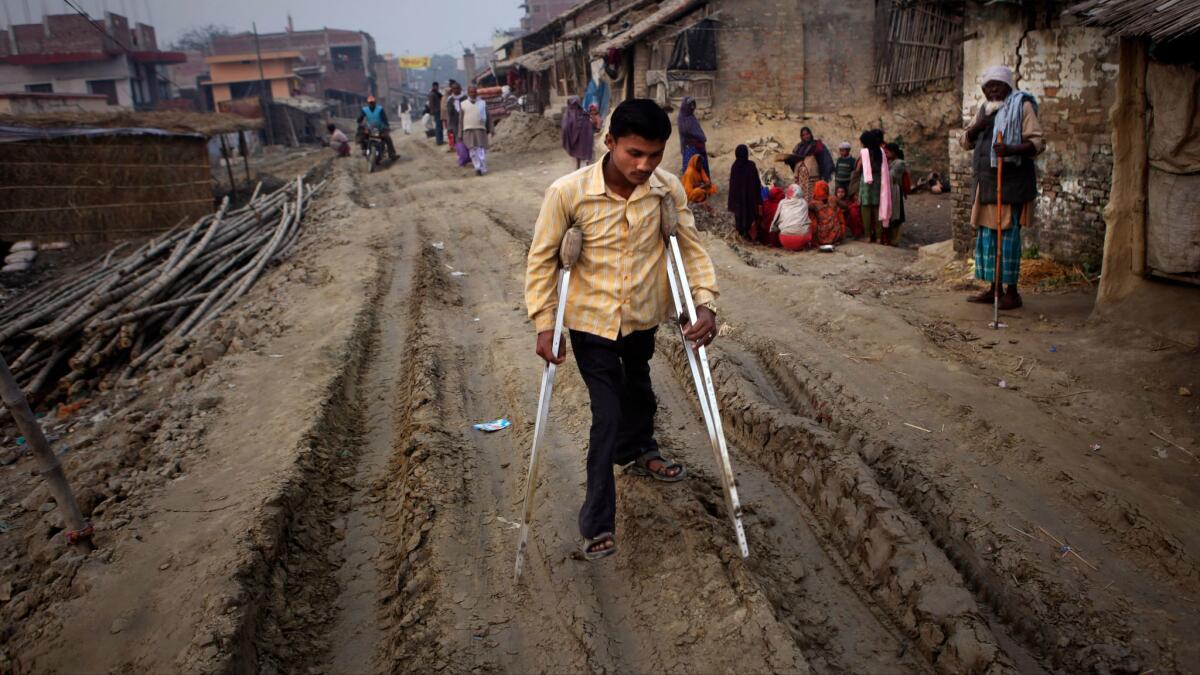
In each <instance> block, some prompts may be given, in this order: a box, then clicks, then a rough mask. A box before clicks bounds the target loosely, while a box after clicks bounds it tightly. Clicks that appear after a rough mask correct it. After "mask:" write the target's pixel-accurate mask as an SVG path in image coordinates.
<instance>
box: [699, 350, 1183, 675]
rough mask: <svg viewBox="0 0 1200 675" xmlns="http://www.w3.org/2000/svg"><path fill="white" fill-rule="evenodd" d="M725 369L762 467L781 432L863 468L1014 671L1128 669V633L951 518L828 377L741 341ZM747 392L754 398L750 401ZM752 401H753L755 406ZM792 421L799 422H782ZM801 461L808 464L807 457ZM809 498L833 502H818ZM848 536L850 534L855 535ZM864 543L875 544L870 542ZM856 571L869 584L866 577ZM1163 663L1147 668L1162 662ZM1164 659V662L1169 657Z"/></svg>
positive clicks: (937, 483)
mask: <svg viewBox="0 0 1200 675" xmlns="http://www.w3.org/2000/svg"><path fill="white" fill-rule="evenodd" d="M739 343H740V344H739ZM723 361H725V362H723V363H721V364H720V366H719V367H718V369H717V370H718V371H719V372H720V373H722V374H721V375H718V379H719V381H721V384H722V387H723V388H726V389H727V390H729V391H730V392H731V395H730V396H729V397H728V400H727V401H723V403H727V404H728V405H732V406H734V408H735V409H737V408H738V407H739V406H742V405H745V404H746V403H748V402H750V403H751V404H750V405H749V406H747V407H746V408H745V409H744V410H743V411H740V412H735V413H734V415H735V417H741V418H744V420H742V421H741V422H740V425H739V426H740V429H739V431H740V433H741V435H743V436H745V437H747V440H749V441H751V442H753V441H754V439H759V440H758V441H757V443H755V444H754V445H755V446H756V447H757V448H758V450H757V452H761V453H764V454H763V457H765V458H767V459H768V461H771V460H770V458H775V461H785V460H786V456H787V453H786V450H785V449H784V448H780V447H778V446H779V442H778V439H777V438H776V436H777V435H778V434H779V433H780V431H782V432H783V433H784V435H785V436H786V437H788V438H789V439H790V441H789V445H790V444H795V443H799V444H800V445H801V447H807V448H824V449H823V450H821V451H820V452H819V453H818V455H817V456H818V457H819V456H823V455H824V456H842V457H851V458H854V459H856V460H858V461H859V462H860V463H861V465H862V466H863V467H864V468H866V469H867V472H866V474H865V475H866V478H867V481H866V482H864V483H861V485H862V486H863V488H861V489H867V490H868V491H869V492H878V493H879V494H881V495H882V496H884V497H885V498H886V499H887V500H889V501H891V502H893V505H894V506H895V507H899V510H900V513H901V514H902V515H904V516H906V517H908V518H909V519H910V520H911V521H916V524H918V525H919V526H920V527H921V528H922V531H921V532H920V533H918V534H919V536H920V538H921V539H924V540H926V541H929V542H932V543H933V544H936V547H937V548H938V549H939V552H940V553H941V554H943V557H944V558H945V560H947V561H949V562H950V563H951V564H952V565H953V568H954V569H955V570H956V571H957V577H958V581H959V583H960V584H962V585H963V586H964V587H965V588H968V589H970V590H971V592H972V593H973V594H974V596H975V598H976V599H977V600H978V602H979V603H980V605H981V607H983V608H985V609H986V612H985V618H986V619H988V621H989V623H990V624H991V627H992V633H993V634H994V636H995V638H996V640H997V642H998V643H999V644H1000V645H1001V646H1002V647H1003V649H1004V650H1005V651H1006V652H1008V655H1009V656H1010V657H1011V658H1012V659H1013V660H1014V661H1016V662H1017V664H1018V665H1019V668H1020V669H1021V670H1023V671H1024V670H1028V669H1030V668H1037V667H1045V668H1051V669H1068V670H1080V669H1082V670H1088V669H1092V668H1096V667H1100V668H1120V667H1124V666H1126V665H1128V664H1129V663H1130V662H1131V661H1130V653H1131V651H1132V650H1133V646H1132V642H1131V630H1130V628H1129V626H1128V625H1127V624H1125V623H1123V622H1121V621H1119V620H1114V618H1113V617H1110V616H1107V615H1106V614H1104V613H1102V612H1100V611H1098V610H1096V609H1095V608H1094V607H1093V606H1092V604H1091V603H1090V601H1089V600H1088V599H1087V598H1086V597H1083V596H1081V594H1080V593H1079V592H1077V591H1073V590H1072V589H1069V588H1065V587H1063V585H1062V584H1061V583H1059V582H1058V580H1056V579H1055V578H1053V575H1051V574H1048V573H1047V572H1046V571H1045V570H1044V569H1042V568H1041V567H1039V561H1037V560H1031V559H1029V558H1027V557H1023V556H1022V555H1021V554H1020V553H1019V552H1017V551H1016V550H1014V547H1013V546H1011V543H1010V542H1008V540H1007V539H1006V538H1005V537H1003V536H1001V535H1000V534H999V533H997V532H995V531H994V529H993V528H992V527H991V526H989V525H988V524H987V523H985V522H982V521H979V520H977V519H974V518H971V517H970V516H969V515H967V514H966V513H964V512H963V511H962V510H961V509H955V508H954V506H953V504H952V503H951V501H950V497H949V496H948V495H950V494H952V493H953V490H952V488H951V486H949V485H947V484H946V480H945V477H944V476H938V475H932V474H931V473H930V471H929V470H927V469H925V468H923V467H922V466H920V465H919V464H918V463H916V462H913V461H911V460H909V459H906V456H905V453H904V451H902V450H901V449H899V448H897V447H896V446H894V445H892V444H890V443H888V442H886V441H883V440H880V439H877V438H873V437H872V436H871V435H870V434H869V433H867V432H865V431H863V430H861V429H860V428H859V426H858V425H857V424H856V423H855V418H854V415H855V413H854V412H853V411H854V410H859V409H861V406H856V405H855V404H854V402H853V401H852V400H850V399H849V398H848V397H847V395H846V394H845V393H844V392H842V390H841V388H840V386H838V385H836V384H833V383H831V382H830V381H829V377H828V374H827V373H826V374H822V373H821V372H817V371H816V370H814V369H813V368H812V367H811V366H809V365H806V364H801V363H799V362H797V361H796V360H795V359H790V358H787V356H786V355H782V354H780V351H779V349H777V347H776V346H775V345H774V344H772V343H771V342H769V341H767V340H763V339H759V338H756V337H754V336H750V335H740V336H739V338H738V340H737V342H736V343H735V344H734V345H731V346H730V348H729V349H728V355H727V358H726V359H723ZM677 368H678V366H677ZM748 373H749V375H748ZM748 385H750V386H748ZM764 389H765V390H768V391H769V397H770V398H771V399H772V400H771V403H770V404H767V405H763V399H764V398H765V397H763V396H761V395H760V393H759V392H761V391H762V390H764ZM747 392H749V393H751V394H752V395H751V396H749V397H747V396H746V394H747ZM756 396H757V397H758V400H757V401H753V399H754V398H755V397H756ZM747 398H749V399H751V401H747ZM781 409H782V410H783V411H785V413H784V416H783V417H781V418H780V421H779V422H777V423H775V424H774V425H772V424H771V423H770V422H769V421H768V420H767V419H766V417H767V413H770V412H774V414H778V411H780V410H781ZM789 415H795V417H796V419H795V420H793V422H786V421H784V418H785V417H786V416H789ZM797 421H798V422H799V423H798V424H797V423H794V422H797ZM763 425H765V427H764V426H763ZM764 428H766V429H769V430H772V431H768V432H767V435H766V436H765V439H766V440H765V442H764V441H763V440H761V439H762V438H764V432H763V429H764ZM772 445H774V446H776V447H775V448H772V447H771V446H772ZM804 457H805V458H806V459H811V457H812V454H811V453H806V454H804ZM801 465H803V466H801ZM797 466H799V469H798V470H801V471H802V473H801V477H802V478H804V477H805V476H806V475H808V476H809V477H808V478H806V479H805V480H807V481H811V480H812V479H813V478H817V479H818V480H820V476H821V474H820V473H819V472H817V471H810V469H811V468H812V465H811V464H810V463H809V461H803V460H802V461H800V462H799V463H798V465H797ZM797 482H798V483H799V482H801V481H797ZM797 487H798V489H797V492H798V493H801V494H803V493H805V492H806V491H809V492H811V490H812V487H811V486H803V485H798V486H797ZM810 499H817V500H820V501H831V500H829V498H828V497H827V496H826V495H823V494H814V495H811V496H810ZM815 510H817V511H818V512H820V511H821V509H815ZM826 511H827V512H828V513H827V514H823V515H828V516H829V517H830V518H829V520H830V522H831V523H836V522H837V521H836V520H835V518H836V517H837V513H838V509H837V507H836V506H835V505H834V504H833V503H830V504H829V505H827V508H826ZM845 531H846V532H847V533H853V532H854V530H853V529H852V528H845ZM863 543H864V544H865V545H866V546H873V545H875V542H871V541H869V540H868V541H864V542H863ZM869 551H870V549H868V550H867V553H868V557H869ZM863 572H864V576H866V574H865V573H866V570H863ZM1052 598H1059V599H1060V600H1053V599H1052ZM1067 604H1070V605H1071V607H1072V612H1071V614H1070V615H1067V614H1065V613H1064V611H1063V609H1062V608H1063V607H1064V606H1065V605H1067ZM1108 645H1115V646H1112V647H1109V646H1108ZM1162 658H1163V657H1162V656H1161V655H1160V656H1159V657H1157V658H1155V659H1154V660H1155V661H1158V662H1159V663H1162V662H1163V661H1162V660H1161V659H1162ZM1166 660H1167V662H1169V661H1170V656H1169V654H1168V655H1167V659H1166ZM1039 664H1040V665H1039Z"/></svg>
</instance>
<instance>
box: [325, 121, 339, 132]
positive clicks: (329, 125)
mask: <svg viewBox="0 0 1200 675" xmlns="http://www.w3.org/2000/svg"><path fill="white" fill-rule="evenodd" d="M325 128H326V129H329V131H330V132H333V130H334V129H337V125H336V124H334V123H333V122H330V123H329V124H328V125H326V126H325Z"/></svg>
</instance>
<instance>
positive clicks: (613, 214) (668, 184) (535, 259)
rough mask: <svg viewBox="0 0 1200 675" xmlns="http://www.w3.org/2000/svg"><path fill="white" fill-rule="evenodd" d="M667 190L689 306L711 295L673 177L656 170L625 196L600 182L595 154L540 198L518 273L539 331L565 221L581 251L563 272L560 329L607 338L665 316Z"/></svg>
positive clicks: (706, 261) (551, 309)
mask: <svg viewBox="0 0 1200 675" xmlns="http://www.w3.org/2000/svg"><path fill="white" fill-rule="evenodd" d="M605 159H607V156H606V157H605ZM668 193H669V194H670V195H671V196H673V197H674V199H675V204H676V209H677V210H678V212H679V228H678V230H677V234H678V239H679V249H680V253H681V254H682V256H683V261H684V265H685V267H686V269H687V275H688V281H689V282H690V283H691V287H692V288H691V290H692V298H693V300H694V301H695V302H696V304H697V305H699V304H702V303H705V302H712V301H713V300H716V297H717V277H716V272H715V271H714V270H713V264H712V260H711V259H710V258H709V257H708V253H707V252H706V251H705V250H704V248H703V247H702V246H701V245H700V236H699V234H698V233H697V232H696V222H695V220H694V219H693V217H692V212H691V211H690V210H689V209H688V207H687V196H686V195H685V194H684V191H683V184H682V183H680V182H679V179H678V178H676V177H675V176H673V175H671V174H670V173H668V172H666V171H663V170H662V169H657V170H655V172H654V174H653V175H652V176H651V177H650V180H648V181H646V183H644V184H642V185H639V186H637V188H636V189H634V191H633V193H632V194H631V195H630V196H629V199H628V200H625V199H623V198H621V197H620V196H619V195H617V194H616V193H614V192H613V191H612V190H610V189H608V186H607V185H606V184H605V182H604V160H603V159H602V160H601V161H599V162H596V163H595V164H594V165H592V166H589V167H585V168H582V169H580V170H578V171H575V172H573V173H570V174H567V175H566V176H563V177H562V178H559V179H558V180H556V181H554V183H553V184H552V185H551V186H550V187H549V188H548V189H547V190H546V197H545V199H544V200H543V201H542V210H541V213H540V214H539V215H538V219H537V224H536V225H535V226H534V230H533V245H532V246H531V247H530V249H529V262H528V267H527V269H526V272H525V302H526V305H527V306H528V308H529V316H530V318H531V319H533V322H534V325H535V326H536V328H537V331H538V332H539V333H540V332H542V331H547V330H553V329H554V314H555V311H556V310H557V307H558V288H557V283H558V268H559V263H558V247H559V244H560V243H561V242H562V238H563V235H564V234H565V233H566V231H567V229H568V228H570V227H571V226H572V225H574V226H577V227H579V228H580V229H581V230H583V252H582V254H581V255H580V257H579V262H578V263H576V265H575V267H573V268H572V269H571V287H570V291H569V294H568V296H567V310H566V319H565V321H564V324H565V326H566V327H567V328H569V329H572V330H577V331H583V332H586V333H591V334H593V335H598V336H600V337H604V338H608V339H610V340H615V339H617V336H618V335H628V334H629V333H631V332H633V331H637V330H645V329H648V328H653V327H655V326H657V325H658V324H660V323H662V322H663V321H665V320H667V319H668V318H670V315H671V311H672V310H673V307H674V306H673V303H672V301H671V295H670V292H671V289H670V286H669V285H668V283H667V268H666V255H667V251H666V246H665V244H664V242H663V238H662V233H661V230H660V229H659V202H660V198H661V197H662V196H663V195H665V194H668Z"/></svg>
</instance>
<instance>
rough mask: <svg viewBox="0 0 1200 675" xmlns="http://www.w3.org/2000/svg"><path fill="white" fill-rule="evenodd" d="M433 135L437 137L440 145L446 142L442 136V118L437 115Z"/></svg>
mask: <svg viewBox="0 0 1200 675" xmlns="http://www.w3.org/2000/svg"><path fill="white" fill-rule="evenodd" d="M433 135H434V138H436V139H437V144H438V145H443V144H445V142H446V141H445V140H443V138H442V118H440V117H438V116H437V115H434V117H433Z"/></svg>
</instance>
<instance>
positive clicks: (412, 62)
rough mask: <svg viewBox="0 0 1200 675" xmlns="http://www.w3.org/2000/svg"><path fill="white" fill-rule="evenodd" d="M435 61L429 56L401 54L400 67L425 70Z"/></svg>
mask: <svg viewBox="0 0 1200 675" xmlns="http://www.w3.org/2000/svg"><path fill="white" fill-rule="evenodd" d="M432 63H433V58H432V57H429V56H401V57H400V67H401V68H407V69H409V70H423V69H425V68H428V67H429V66H430V65H432Z"/></svg>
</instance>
